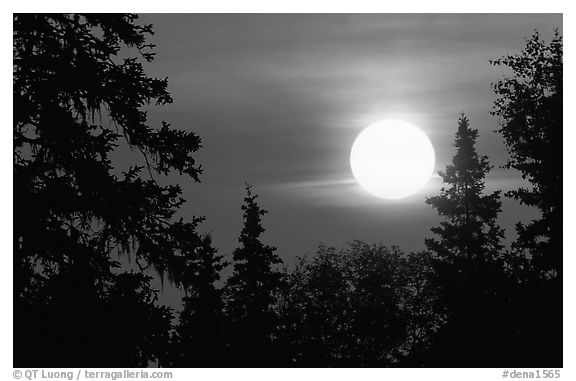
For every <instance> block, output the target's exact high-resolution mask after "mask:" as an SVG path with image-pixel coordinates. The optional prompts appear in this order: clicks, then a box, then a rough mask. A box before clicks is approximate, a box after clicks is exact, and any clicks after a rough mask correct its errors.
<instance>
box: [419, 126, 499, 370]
mask: <svg viewBox="0 0 576 381" xmlns="http://www.w3.org/2000/svg"><path fill="white" fill-rule="evenodd" d="M477 137H478V131H477V130H474V129H471V128H470V127H469V122H468V119H467V118H466V117H465V116H464V115H462V116H461V117H460V119H459V120H458V130H457V132H456V139H455V147H456V154H455V156H454V158H453V160H452V164H451V165H448V166H447V167H446V170H445V172H439V174H440V176H441V177H442V179H443V181H444V183H445V184H446V185H447V187H443V188H442V189H441V191H440V195H439V196H434V197H430V198H427V199H426V203H428V204H429V205H431V206H432V207H434V208H435V209H436V210H437V211H438V214H439V215H440V216H442V217H444V219H445V220H444V221H442V222H441V223H440V226H438V227H434V228H432V232H434V233H435V235H436V236H437V238H432V239H426V241H425V242H426V246H427V247H428V249H429V250H430V251H431V252H432V253H433V254H434V255H435V257H436V261H435V263H434V267H435V273H436V274H435V278H436V284H437V287H438V289H439V293H440V298H441V299H440V303H441V305H442V307H443V309H444V315H445V317H444V318H445V321H446V322H445V324H444V326H443V328H442V330H441V331H440V333H439V335H438V339H437V341H436V344H435V348H434V350H433V351H432V352H433V353H431V355H433V356H434V357H433V359H434V360H433V361H434V363H435V364H436V365H442V364H447V365H450V366H454V365H458V366H480V365H482V366H488V365H489V364H491V365H492V366H495V365H494V364H497V361H498V360H499V356H498V348H494V343H495V342H497V341H495V340H496V338H497V337H498V336H499V335H500V334H501V331H502V330H504V328H505V324H504V323H505V319H504V316H500V314H499V311H500V310H501V308H500V303H502V301H501V298H502V297H503V295H502V290H503V287H502V286H501V285H502V284H504V283H503V282H505V276H504V270H503V264H502V262H501V260H500V258H499V257H500V255H501V251H502V249H503V246H502V244H501V242H500V240H501V239H502V238H503V236H504V234H503V230H502V229H501V228H500V227H499V226H498V225H497V222H496V219H497V217H498V214H499V212H500V191H496V192H493V193H491V194H484V188H485V183H484V181H485V180H484V178H485V176H486V174H487V173H488V171H489V170H490V168H491V167H490V165H489V163H488V158H487V157H486V156H481V155H479V154H478V153H477V152H476V149H475V143H476V138H477ZM500 339H502V336H501V337H500Z"/></svg>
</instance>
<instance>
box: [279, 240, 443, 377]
mask: <svg viewBox="0 0 576 381" xmlns="http://www.w3.org/2000/svg"><path fill="white" fill-rule="evenodd" d="M413 260H414V256H408V257H406V256H405V255H404V254H403V253H402V252H401V251H400V250H399V249H397V248H391V249H389V248H387V247H385V246H383V245H381V244H372V245H369V244H366V243H364V242H361V241H354V242H352V243H350V244H349V247H347V248H343V249H336V248H333V247H327V246H324V245H321V246H320V247H319V248H318V250H317V252H316V255H315V256H314V257H313V258H310V259H309V258H306V257H305V258H301V259H300V260H299V263H298V265H297V266H296V268H295V269H294V271H293V272H291V273H290V274H289V275H288V280H287V282H288V287H286V288H285V290H284V292H283V293H282V298H281V300H280V311H281V317H282V319H281V329H280V338H281V340H282V342H283V344H284V345H285V350H286V356H288V360H287V364H289V365H291V366H305V367H319V366H321V367H327V366H337V367H342V366H344V367H350V366H354V367H360V366H361V367H382V366H399V365H404V364H406V362H407V358H408V357H410V359H411V361H412V362H413V361H414V358H415V357H416V355H415V354H416V352H417V351H418V350H420V348H422V347H423V346H424V345H423V344H422V343H423V342H424V338H423V336H424V335H426V334H427V331H428V329H427V326H428V325H430V324H432V323H433V322H432V321H431V320H433V319H430V320H428V321H422V320H421V319H422V318H423V317H424V316H426V317H427V318H430V317H431V315H430V314H429V313H427V312H425V310H426V309H427V308H428V305H427V304H426V303H421V302H422V300H421V299H419V296H420V297H421V296H423V293H422V284H421V275H422V274H424V271H423V269H424V268H425V267H424V266H421V262H419V261H413ZM409 279H411V280H410V281H409ZM412 303H421V304H420V305H419V306H416V305H415V304H412ZM416 336H418V337H416Z"/></svg>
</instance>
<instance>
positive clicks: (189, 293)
mask: <svg viewBox="0 0 576 381" xmlns="http://www.w3.org/2000/svg"><path fill="white" fill-rule="evenodd" d="M191 237H192V239H193V240H194V241H195V240H196V239H197V237H196V235H195V234H194V233H193V232H192V234H191ZM188 247H190V248H191V249H192V252H190V253H186V254H187V255H186V262H185V266H186V268H185V272H184V278H183V283H184V284H185V290H186V296H185V297H184V299H183V302H184V309H183V311H182V312H181V313H180V319H179V324H178V326H177V327H176V335H175V336H174V338H173V340H174V346H175V348H173V361H172V365H173V366H176V367H217V366H220V365H225V364H224V361H223V360H224V359H223V355H224V342H225V338H224V337H223V329H224V316H223V307H224V306H223V302H222V295H221V290H219V289H218V288H217V287H216V282H217V281H218V280H219V279H220V271H221V270H222V269H223V268H224V267H225V266H226V263H225V262H224V261H223V260H222V258H223V257H222V256H221V255H217V250H216V249H215V248H214V247H212V239H211V237H210V236H209V235H206V236H204V237H202V239H201V242H200V245H198V244H197V243H196V242H190V244H189V246H188Z"/></svg>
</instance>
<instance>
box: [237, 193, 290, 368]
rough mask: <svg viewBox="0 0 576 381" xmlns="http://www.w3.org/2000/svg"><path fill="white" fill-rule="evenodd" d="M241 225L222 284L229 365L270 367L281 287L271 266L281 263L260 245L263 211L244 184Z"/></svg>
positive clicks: (279, 278) (265, 247)
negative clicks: (230, 268) (230, 269)
mask: <svg viewBox="0 0 576 381" xmlns="http://www.w3.org/2000/svg"><path fill="white" fill-rule="evenodd" d="M246 193H247V194H246V197H245V198H244V204H243V205H242V210H243V211H244V216H243V218H244V226H243V228H242V231H241V233H240V237H239V242H240V246H239V247H238V248H237V249H236V250H234V253H233V260H234V272H233V274H232V275H231V276H230V278H229V279H228V281H227V282H226V312H227V318H228V320H229V327H228V335H227V336H228V340H229V341H230V346H229V365H233V366H241V367H244V366H252V367H254V366H256V367H260V366H271V365H273V364H271V361H272V359H273V358H274V356H273V353H272V351H273V350H274V348H273V339H274V332H275V327H276V324H277V321H276V313H275V311H274V309H273V307H274V303H275V299H276V298H275V294H276V293H277V292H278V289H279V288H280V287H281V285H282V273H281V272H279V271H278V270H276V269H275V266H277V265H279V264H281V263H282V260H281V259H280V257H278V255H277V254H276V253H275V251H276V248H274V247H272V246H268V245H265V244H263V243H262V242H261V240H260V236H261V234H262V233H263V232H264V231H265V229H264V227H263V226H262V220H261V218H262V216H263V215H265V214H266V211H265V210H264V209H262V208H260V206H259V205H258V203H257V202H256V198H257V197H258V196H257V195H254V194H253V193H252V188H251V187H250V185H246Z"/></svg>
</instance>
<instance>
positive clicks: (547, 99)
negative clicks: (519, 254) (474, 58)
mask: <svg viewBox="0 0 576 381" xmlns="http://www.w3.org/2000/svg"><path fill="white" fill-rule="evenodd" d="M492 64H493V65H497V66H505V67H508V68H510V69H511V70H512V76H510V77H505V78H504V79H502V80H501V81H498V82H497V83H496V84H494V90H495V92H496V94H497V95H498V96H499V97H498V99H497V101H496V102H495V104H494V111H493V114H494V115H497V116H499V117H500V121H501V128H500V129H499V130H498V132H499V133H500V134H502V136H503V137H504V140H505V143H506V146H507V148H508V152H509V153H510V158H509V160H508V162H507V164H506V168H509V169H516V170H518V171H520V173H521V174H522V177H523V178H524V179H526V180H528V181H529V182H530V183H531V185H532V186H531V187H529V188H520V189H516V190H513V191H510V192H508V194H507V195H508V196H510V197H512V198H514V199H516V200H518V201H520V203H522V204H525V205H528V206H531V207H535V208H537V209H538V210H539V211H540V212H541V218H540V219H535V220H533V221H531V222H530V223H528V224H523V223H518V225H517V231H518V235H519V238H518V240H517V242H516V243H515V246H516V248H518V249H522V250H527V251H528V253H529V254H530V256H531V257H532V263H533V265H534V267H535V270H536V272H537V274H536V275H537V276H538V277H539V278H542V279H551V278H554V277H559V276H561V273H562V122H563V118H562V100H563V70H562V68H563V63H562V36H560V34H559V33H558V31H556V32H555V33H554V37H553V39H552V41H551V42H550V44H548V45H547V44H546V43H545V42H544V41H543V40H542V39H541V38H540V34H539V33H538V32H535V33H534V34H533V35H532V37H531V38H530V39H529V40H528V41H527V42H526V47H525V48H524V49H523V50H522V52H521V54H520V55H515V56H512V55H510V56H506V57H504V58H501V59H498V60H495V61H492Z"/></svg>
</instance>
